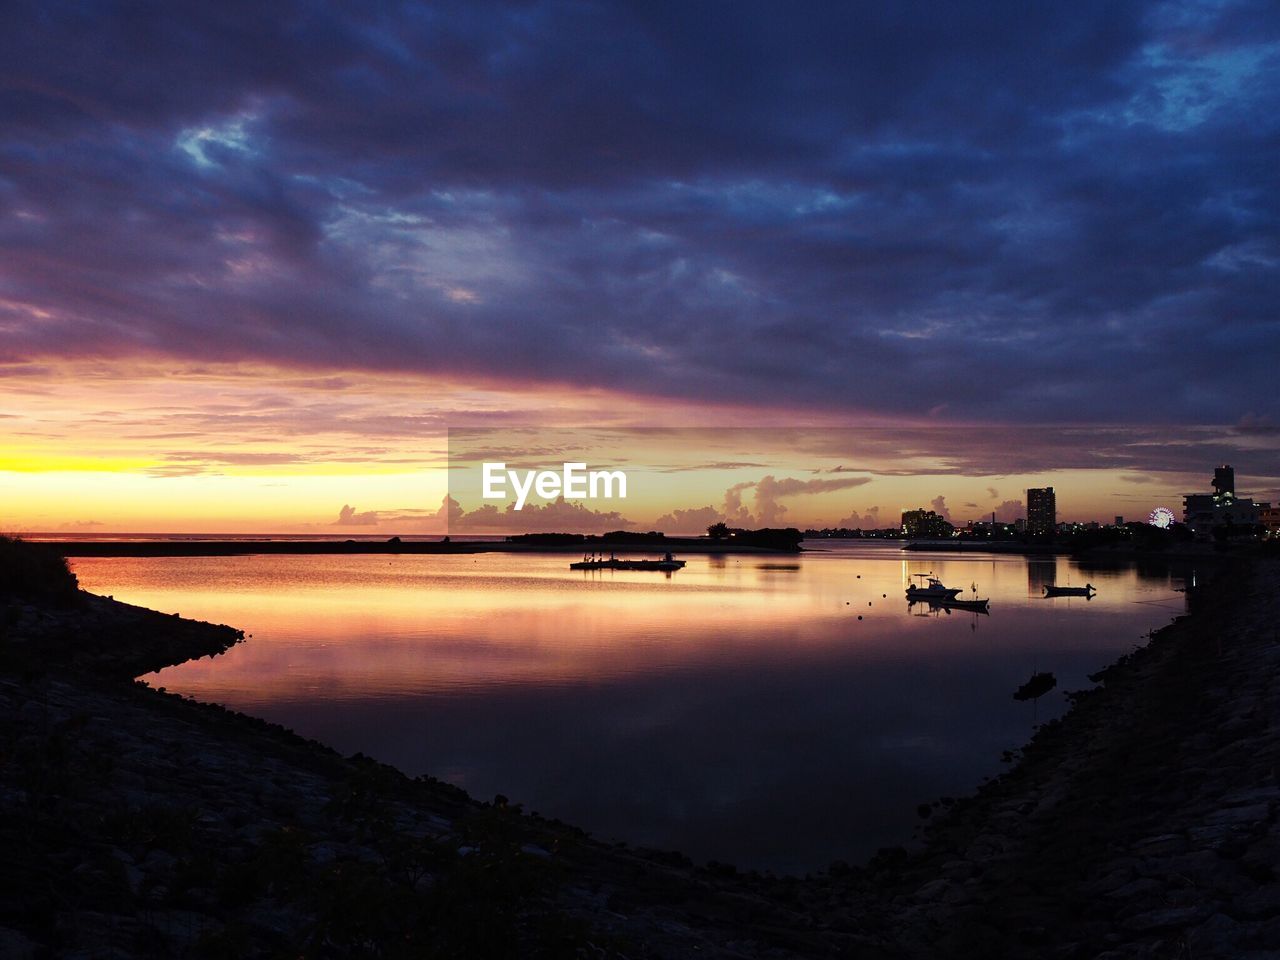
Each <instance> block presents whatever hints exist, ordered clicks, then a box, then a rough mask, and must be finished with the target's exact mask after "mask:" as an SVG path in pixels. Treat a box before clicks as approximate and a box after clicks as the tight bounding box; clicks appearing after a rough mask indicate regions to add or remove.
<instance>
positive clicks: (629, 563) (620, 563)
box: [569, 553, 685, 572]
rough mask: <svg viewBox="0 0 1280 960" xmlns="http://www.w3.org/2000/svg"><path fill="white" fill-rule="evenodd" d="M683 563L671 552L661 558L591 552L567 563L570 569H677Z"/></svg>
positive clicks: (683, 562)
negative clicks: (633, 557)
mask: <svg viewBox="0 0 1280 960" xmlns="http://www.w3.org/2000/svg"><path fill="white" fill-rule="evenodd" d="M684 565H685V561H683V560H677V559H675V558H674V557H673V556H671V554H669V553H668V554H667V555H666V556H664V557H663V558H662V559H661V560H619V559H618V558H617V557H615V556H613V555H612V554H610V555H609V556H608V557H607V558H606V557H603V556H601V557H597V556H596V555H595V554H592V555H590V556H587V557H583V558H582V559H581V560H578V561H575V562H574V563H571V564H569V569H570V570H665V571H668V572H670V571H672V570H679V569H680V568H681V567H683V566H684Z"/></svg>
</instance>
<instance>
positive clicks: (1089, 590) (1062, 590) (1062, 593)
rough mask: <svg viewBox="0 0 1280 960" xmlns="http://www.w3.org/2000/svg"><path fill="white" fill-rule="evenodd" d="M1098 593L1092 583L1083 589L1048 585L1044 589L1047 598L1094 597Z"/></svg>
mask: <svg viewBox="0 0 1280 960" xmlns="http://www.w3.org/2000/svg"><path fill="white" fill-rule="evenodd" d="M1097 592H1098V591H1097V590H1096V589H1094V586H1093V584H1092V583H1086V584H1085V585H1084V586H1083V587H1057V586H1053V585H1051V584H1047V583H1046V584H1045V587H1044V595H1045V596H1046V597H1092V596H1093V595H1094V594H1095V593H1097Z"/></svg>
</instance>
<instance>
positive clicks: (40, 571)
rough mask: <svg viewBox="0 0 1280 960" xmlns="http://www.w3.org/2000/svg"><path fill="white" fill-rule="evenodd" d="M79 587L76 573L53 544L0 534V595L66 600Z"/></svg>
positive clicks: (44, 600) (56, 601) (71, 596)
mask: <svg viewBox="0 0 1280 960" xmlns="http://www.w3.org/2000/svg"><path fill="white" fill-rule="evenodd" d="M78 591H79V584H78V583H77V582H76V575H75V574H74V573H72V572H71V568H70V567H68V566H67V560H66V558H65V557H64V556H62V554H61V553H59V552H58V550H57V549H56V548H54V547H52V546H49V545H46V544H42V543H28V542H27V541H25V540H23V539H21V538H20V537H13V536H3V535H0V597H10V598H16V599H21V600H40V601H43V602H46V603H49V602H52V603H56V604H67V603H71V602H73V601H74V600H75V598H76V597H77V595H78Z"/></svg>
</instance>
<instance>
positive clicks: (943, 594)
mask: <svg viewBox="0 0 1280 960" xmlns="http://www.w3.org/2000/svg"><path fill="white" fill-rule="evenodd" d="M912 576H913V577H919V578H920V579H921V580H925V581H927V583H928V585H927V586H924V587H917V586H916V585H915V584H914V583H913V584H911V585H910V586H908V587H907V599H908V600H954V599H955V598H956V595H957V594H959V593H960V588H959V587H948V586H944V585H943V583H942V581H941V580H939V579H938V578H937V577H935V576H934V575H933V574H932V573H913V574H912Z"/></svg>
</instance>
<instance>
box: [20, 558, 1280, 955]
mask: <svg viewBox="0 0 1280 960" xmlns="http://www.w3.org/2000/svg"><path fill="white" fill-rule="evenodd" d="M1192 600H1193V609H1192V613H1191V615H1189V616H1187V617H1184V618H1180V619H1179V620H1178V621H1177V622H1176V623H1174V624H1172V625H1171V626H1169V627H1167V628H1165V629H1164V630H1161V631H1158V632H1157V633H1156V634H1155V635H1153V639H1152V642H1151V643H1149V644H1148V645H1147V646H1146V647H1144V648H1143V649H1141V650H1139V651H1137V652H1136V653H1134V654H1132V655H1130V656H1128V657H1126V658H1122V660H1121V661H1119V662H1117V663H1116V664H1114V665H1112V666H1111V667H1109V668H1107V669H1106V670H1104V671H1102V672H1101V673H1100V674H1099V675H1098V676H1097V679H1098V681H1099V686H1098V687H1096V688H1095V689H1093V690H1090V691H1088V692H1083V693H1080V694H1077V695H1075V697H1074V699H1075V701H1076V703H1075V705H1074V707H1073V709H1072V710H1071V711H1070V712H1069V713H1068V714H1067V716H1066V717H1064V718H1063V719H1062V720H1059V721H1055V722H1053V723H1050V724H1046V725H1045V726H1043V727H1042V728H1041V729H1040V731H1039V732H1038V734H1037V736H1036V737H1035V738H1034V740H1033V741H1032V742H1031V743H1030V744H1029V745H1028V746H1027V747H1026V748H1025V750H1024V751H1023V753H1022V756H1021V758H1020V759H1019V762H1017V763H1016V764H1015V765H1014V766H1013V767H1012V768H1011V769H1010V770H1009V771H1008V772H1007V773H1006V774H1005V775H1004V776H1002V777H1000V778H998V779H996V780H994V781H992V782H990V783H988V784H987V785H985V786H984V787H983V788H982V789H981V790H979V791H978V792H977V794H976V795H975V796H973V797H972V798H968V799H966V800H961V801H955V802H948V803H942V804H938V805H936V806H934V807H927V808H926V809H925V810H924V811H923V812H928V813H930V814H931V816H930V818H929V820H928V821H927V823H928V826H927V827H926V836H925V841H924V843H923V847H922V849H921V850H920V851H919V852H916V853H912V854H908V853H906V852H905V851H902V850H889V851H883V852H882V853H881V854H880V855H878V856H877V857H876V858H875V859H874V860H873V861H872V862H871V863H870V864H868V865H865V866H862V867H848V866H846V865H843V864H835V865H833V867H832V869H831V870H829V871H826V872H823V873H822V874H819V875H815V876H810V877H806V878H775V877H771V876H761V875H758V874H754V873H739V872H738V871H736V870H734V869H733V868H732V867H725V866H718V865H710V866H708V867H705V868H697V867H694V866H693V865H692V864H690V863H689V862H688V861H687V860H685V859H684V858H682V857H680V856H679V855H678V854H661V853H655V852H652V851H637V850H631V849H628V848H625V847H623V846H621V845H608V844H603V843H600V842H597V841H595V840H592V839H591V838H589V837H587V836H586V835H585V834H583V833H581V832H580V831H578V830H575V829H574V828H572V827H569V826H565V825H563V824H558V823H555V822H549V821H546V820H542V819H540V818H533V817H529V816H525V815H524V814H522V813H521V812H520V811H519V810H518V809H517V808H514V807H512V806H511V805H508V804H507V803H506V802H505V801H503V800H502V799H501V798H495V800H494V801H493V802H490V803H481V802H478V801H476V800H474V799H472V798H470V797H468V796H466V794H464V793H462V792H461V791H459V790H457V789H456V788H453V787H451V786H449V785H447V784H443V783H440V782H438V781H434V780H431V779H429V778H418V779H410V778H407V777H405V776H403V775H401V774H399V773H398V772H396V771H395V770H393V769H391V768H389V767H386V766H384V765H381V764H377V763H374V762H373V761H371V760H368V759H365V758H362V757H359V756H357V757H354V758H343V757H341V756H339V755H338V754H337V753H336V752H334V751H332V750H330V749H329V748H327V747H325V746H323V745H321V744H318V743H315V742H313V741H307V740H304V739H302V738H300V737H297V736H295V735H293V734H291V733H289V732H288V731H286V730H284V729H282V728H280V727H277V726H274V725H271V724H267V723H264V722H262V721H259V720H255V719H253V718H250V717H245V716H243V715H239V714H235V713H232V712H230V711H226V710H223V709H221V708H219V707H216V706H211V705H207V704H199V703H195V702H193V701H189V700H186V699H184V698H181V697H178V696H175V695H171V694H166V693H163V692H160V691H157V690H152V689H150V688H147V687H146V686H145V685H142V684H139V683H136V682H132V681H130V680H129V679H128V678H131V677H133V676H137V675H138V674H140V673H143V672H146V671H150V670H153V669H156V668H157V667H159V666H162V665H164V664H167V663H175V662H180V661H182V660H185V659H188V658H190V657H193V656H204V655H211V656H212V655H217V654H218V653H220V652H222V651H223V650H225V649H227V648H228V647H229V646H230V645H231V644H233V643H235V642H237V640H238V639H240V637H239V634H238V632H237V631H234V630H233V629H231V628H228V627H218V626H214V625H209V624H196V623H192V622H190V621H185V620H181V619H179V618H175V617H168V616H164V615H161V614H156V613H153V612H151V611H145V610H141V609H140V608H137V607H130V606H128V605H125V604H119V603H116V602H115V601H112V600H110V599H108V598H95V597H90V596H88V595H83V594H82V595H80V596H79V598H78V599H77V601H76V602H75V603H72V604H70V605H66V606H62V607H59V606H50V605H46V604H39V603H31V602H24V603H18V602H8V604H7V605H5V602H4V601H0V625H2V626H3V642H0V668H2V669H0V716H3V717H4V725H3V728H2V729H3V733H2V734H0V755H2V756H3V765H2V766H0V842H2V843H3V844H4V849H5V852H6V856H5V857H4V858H2V859H0V863H3V867H2V868H0V869H2V870H3V873H2V874H0V955H3V956H5V957H9V956H12V957H24V956H26V957H42V956H59V957H85V958H89V957H106V956H113V957H144V956H164V957H218V956H243V957H259V956H260V957H269V956H278V955H284V954H285V953H286V952H287V953H288V954H289V955H291V956H316V957H320V956H369V957H400V956H403V957H490V956H492V957H538V956H547V957H552V956H555V957H559V956H573V957H632V958H634V957H674V958H683V957H726V958H727V957H777V958H785V957H865V958H881V957H884V958H888V957H949V956H957V957H964V956H981V957H992V958H998V957H1062V958H1075V957H1081V958H1083V957H1097V956H1106V957H1111V958H1118V957H1169V958H1174V957H1196V958H1203V957H1233V958H1234V957H1248V958H1254V960H1261V958H1263V957H1280V953H1278V952H1276V951H1277V950H1280V878H1278V877H1277V875H1276V873H1275V872H1274V871H1275V870H1276V869H1277V868H1278V867H1280V827H1278V826H1277V814H1280V780H1278V779H1277V762H1278V758H1280V710H1278V709H1277V704H1278V702H1280V691H1278V690H1277V682H1280V681H1277V673H1278V672H1280V642H1278V641H1277V632H1276V631H1277V626H1276V625H1277V624H1278V623H1280V566H1278V565H1277V564H1276V563H1275V562H1273V561H1266V560H1260V561H1256V562H1252V563H1247V564H1246V563H1243V562H1241V563H1238V564H1235V565H1233V566H1231V567H1229V568H1227V569H1226V570H1225V571H1224V573H1223V575H1221V576H1219V577H1218V578H1217V580H1216V581H1215V582H1214V583H1213V584H1211V585H1209V586H1208V587H1205V588H1202V589H1201V590H1199V591H1198V592H1197V593H1196V595H1195V596H1194V597H1193V598H1192ZM798 788H802V787H798Z"/></svg>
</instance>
